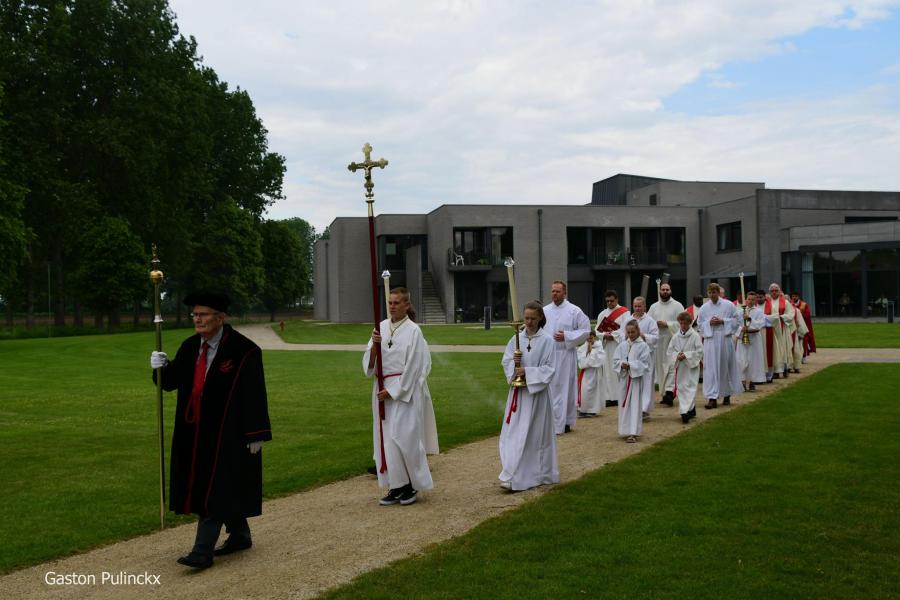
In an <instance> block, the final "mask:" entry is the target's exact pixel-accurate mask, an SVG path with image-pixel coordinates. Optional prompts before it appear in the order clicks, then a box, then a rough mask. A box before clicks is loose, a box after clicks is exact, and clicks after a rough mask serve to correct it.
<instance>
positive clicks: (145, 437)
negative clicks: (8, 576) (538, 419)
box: [0, 331, 506, 572]
mask: <svg viewBox="0 0 900 600" xmlns="http://www.w3.org/2000/svg"><path fill="white" fill-rule="evenodd" d="M188 334H189V332H188V331H179V332H168V333H165V334H164V336H165V337H164V347H166V348H168V349H169V350H170V351H174V349H175V347H176V345H177V344H179V343H180V342H181V340H182V338H183V337H185V336H186V335H188ZM152 346H153V334H152V333H149V332H148V333H135V334H119V335H107V336H90V337H81V338H79V337H68V338H59V339H51V340H10V341H4V342H0V364H2V365H3V371H2V376H0V458H2V469H0V490H2V491H0V501H2V505H3V511H2V512H3V515H4V518H3V519H2V520H0V547H2V548H3V552H0V572H2V571H9V570H11V569H13V568H16V567H21V566H25V565H28V564H32V563H35V562H39V561H42V560H46V559H49V558H53V557H57V556H61V555H66V554H70V553H73V552H79V551H83V550H86V549H88V548H91V547H93V546H96V545H98V544H102V543H107V542H111V541H114V540H118V539H123V538H127V537H131V536H134V535H137V534H140V533H144V532H148V531H151V530H153V529H155V528H156V527H158V524H159V511H158V495H159V492H158V467H157V460H158V459H157V456H158V455H157V445H156V436H157V434H156V409H155V398H156V392H155V388H154V387H153V385H152V383H151V380H150V369H149V365H148V363H149V353H150V350H151V348H152ZM433 362H434V367H433V372H432V375H431V378H430V386H431V390H432V395H433V397H434V404H435V412H436V415H437V421H438V427H439V434H440V441H441V446H442V448H443V449H446V448H448V447H451V446H454V445H458V444H461V443H465V442H468V441H472V440H475V439H478V438H483V437H486V436H490V435H496V434H497V432H498V431H499V429H500V419H501V418H502V411H503V403H504V402H505V399H506V386H505V384H504V379H503V375H502V371H501V368H500V355H499V354H497V355H496V356H494V355H484V354H456V353H454V354H440V355H437V354H436V355H434V358H433ZM264 363H265V369H266V379H267V383H268V391H269V402H270V405H269V412H270V415H271V419H272V429H273V432H274V440H273V441H272V442H271V443H269V444H267V445H266V447H265V450H264V452H265V461H264V462H265V464H264V479H265V483H264V490H265V493H266V496H267V497H272V496H277V495H283V494H287V493H290V492H294V491H297V490H302V489H306V488H310V487H313V486H316V485H319V484H322V483H324V482H329V481H334V480H337V479H340V478H345V477H348V476H351V475H356V474H360V473H363V472H364V471H365V469H366V467H367V466H369V465H370V464H371V456H372V439H371V438H372V433H371V431H372V415H371V408H370V406H371V404H370V402H371V400H370V390H371V383H370V380H366V379H365V378H364V377H363V374H362V355H361V354H360V353H357V352H269V351H267V352H266V353H265V356H264ZM461 373H465V377H460V374H461ZM460 383H462V384H463V385H462V386H460ZM174 400H175V398H174V394H167V395H166V403H167V404H166V406H167V409H168V410H167V415H166V429H167V431H166V440H167V441H166V457H167V458H166V460H167V470H168V452H169V448H168V444H169V439H170V438H169V435H170V434H171V423H172V416H171V411H172V409H173V405H174ZM372 485H373V489H372V493H373V497H374V496H375V495H377V490H376V489H375V484H374V483H373V484H372ZM167 518H170V519H173V520H172V522H185V521H186V518H181V519H180V520H179V519H174V516H173V515H171V514H169V515H168V517H167Z"/></svg>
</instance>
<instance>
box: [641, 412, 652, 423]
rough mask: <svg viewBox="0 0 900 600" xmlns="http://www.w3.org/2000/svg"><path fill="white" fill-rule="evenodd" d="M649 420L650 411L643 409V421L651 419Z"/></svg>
mask: <svg viewBox="0 0 900 600" xmlns="http://www.w3.org/2000/svg"><path fill="white" fill-rule="evenodd" d="M649 420H650V413H648V412H647V411H642V412H641V421H649Z"/></svg>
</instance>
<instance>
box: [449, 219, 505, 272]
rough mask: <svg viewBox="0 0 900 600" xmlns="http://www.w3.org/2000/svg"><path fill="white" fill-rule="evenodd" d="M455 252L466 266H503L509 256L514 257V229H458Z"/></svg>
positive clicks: (454, 244)
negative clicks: (460, 256)
mask: <svg viewBox="0 0 900 600" xmlns="http://www.w3.org/2000/svg"><path fill="white" fill-rule="evenodd" d="M453 250H454V252H455V253H456V254H459V255H462V257H463V260H464V264H466V265H502V264H503V260H504V259H505V258H506V257H507V256H513V228H512V227H457V228H455V229H454V230H453Z"/></svg>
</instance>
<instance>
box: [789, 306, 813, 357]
mask: <svg viewBox="0 0 900 600" xmlns="http://www.w3.org/2000/svg"><path fill="white" fill-rule="evenodd" d="M791 304H792V305H793V306H794V332H793V334H792V335H791V339H792V342H793V343H792V344H791V364H790V366H792V367H793V368H794V373H799V372H800V365H802V364H803V340H804V338H805V337H806V335H807V334H808V333H809V328H808V327H807V326H806V318H805V317H804V316H803V312H802V311H800V309H799V308H797V305H796V304H794V303H793V302H792V303H791Z"/></svg>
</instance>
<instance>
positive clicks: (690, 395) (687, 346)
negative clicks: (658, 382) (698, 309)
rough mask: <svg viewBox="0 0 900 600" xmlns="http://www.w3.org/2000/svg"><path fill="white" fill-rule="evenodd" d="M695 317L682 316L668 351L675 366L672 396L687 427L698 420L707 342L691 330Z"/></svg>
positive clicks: (671, 363) (668, 356)
mask: <svg viewBox="0 0 900 600" xmlns="http://www.w3.org/2000/svg"><path fill="white" fill-rule="evenodd" d="M693 320H694V319H693V317H692V316H691V313H689V312H687V311H685V312H682V313H681V314H679V315H678V326H679V330H678V333H676V334H675V335H673V336H672V341H670V342H669V347H668V349H667V351H666V359H667V360H668V362H669V364H670V365H671V370H672V373H673V375H672V377H673V378H674V380H675V385H674V387H673V389H672V393H673V395H674V396H675V399H676V400H677V401H678V412H679V414H680V415H681V422H682V423H687V422H688V421H690V420H691V419H693V418H695V417H696V416H697V407H696V406H695V405H694V397H695V396H696V395H697V385H698V384H699V382H700V364H701V363H702V362H703V342H702V340H701V339H700V334H699V333H697V331H696V330H694V328H693V327H691V324H692V323H693Z"/></svg>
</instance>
